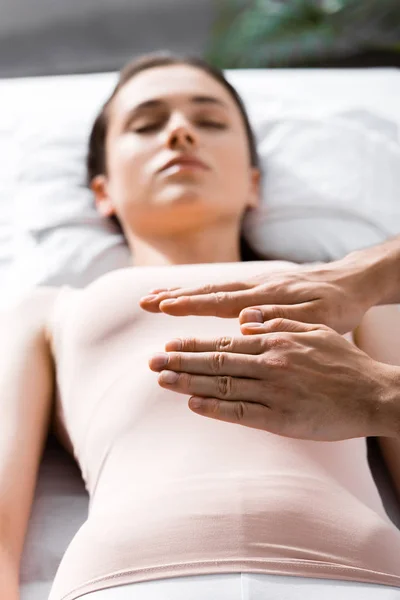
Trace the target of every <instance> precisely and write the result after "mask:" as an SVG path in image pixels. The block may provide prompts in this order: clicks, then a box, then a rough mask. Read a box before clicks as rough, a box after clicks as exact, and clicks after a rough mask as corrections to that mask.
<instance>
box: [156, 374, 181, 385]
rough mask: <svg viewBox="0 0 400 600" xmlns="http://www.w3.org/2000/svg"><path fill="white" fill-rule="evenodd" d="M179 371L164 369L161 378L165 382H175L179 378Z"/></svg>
mask: <svg viewBox="0 0 400 600" xmlns="http://www.w3.org/2000/svg"><path fill="white" fill-rule="evenodd" d="M178 377H179V373H175V371H162V373H161V375H160V379H161V381H162V382H163V383H175V382H176V381H177V380H178Z"/></svg>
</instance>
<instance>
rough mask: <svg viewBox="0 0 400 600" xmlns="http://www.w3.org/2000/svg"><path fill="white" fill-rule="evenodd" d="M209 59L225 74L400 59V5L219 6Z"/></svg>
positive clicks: (389, 0) (323, 1) (250, 0)
mask: <svg viewBox="0 0 400 600" xmlns="http://www.w3.org/2000/svg"><path fill="white" fill-rule="evenodd" d="M215 1H216V2H217V19H216V22H215V24H214V27H213V30H212V33H211V38H210V44H209V47H208V49H207V51H206V56H205V58H206V59H207V60H208V61H210V62H211V63H212V64H215V65H217V66H219V67H220V68H222V69H226V68H258V67H287V66H291V65H296V66H307V65H308V63H315V62H318V61H319V62H321V61H322V62H323V61H324V60H327V59H330V58H338V57H344V56H349V55H351V54H354V53H357V52H363V51H371V50H375V51H376V50H378V51H382V50H384V51H390V52H398V53H399V55H400V0H247V1H246V0H215Z"/></svg>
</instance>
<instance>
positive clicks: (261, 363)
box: [149, 319, 393, 441]
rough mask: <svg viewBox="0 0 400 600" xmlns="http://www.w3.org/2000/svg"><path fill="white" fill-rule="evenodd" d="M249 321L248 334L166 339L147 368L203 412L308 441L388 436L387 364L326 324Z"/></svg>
mask: <svg viewBox="0 0 400 600" xmlns="http://www.w3.org/2000/svg"><path fill="white" fill-rule="evenodd" d="M256 325H257V326H256V327H254V328H253V330H251V327H249V324H247V328H248V331H247V333H248V334H251V333H253V334H254V335H245V336H242V337H232V338H229V337H223V338H217V339H208V340H200V339H193V338H191V339H182V340H172V341H171V342H168V343H167V344H166V346H165V349H166V353H165V354H163V355H160V354H157V355H154V356H153V357H151V359H150V361H149V366H150V368H151V369H152V370H153V371H158V372H160V375H159V378H158V382H159V385H160V386H162V387H164V388H166V389H169V390H173V391H175V392H179V393H181V394H186V395H190V396H192V397H191V398H190V400H189V407H190V408H191V409H192V410H193V411H194V412H196V413H197V414H199V415H203V416H205V417H210V418H212V419H218V420H220V421H227V422H229V423H236V424H240V425H244V426H246V427H253V428H256V429H262V430H265V431H269V432H271V433H275V434H278V435H282V436H285V437H290V438H297V439H306V440H314V441H339V440H345V439H350V438H357V437H368V436H387V437H392V436H393V431H392V430H391V426H390V423H389V422H388V417H387V414H386V413H385V410H384V405H385V398H386V395H385V394H386V392H387V389H388V388H389V387H390V385H392V379H393V373H392V372H391V371H392V370H393V367H392V366H391V365H387V364H384V363H380V362H377V361H375V360H373V359H372V358H370V357H369V356H368V355H367V354H366V353H365V352H363V351H362V350H360V349H359V348H357V347H356V346H354V345H353V344H351V343H350V342H348V341H347V340H346V339H345V338H344V337H342V336H341V335H340V334H338V333H336V332H335V331H334V330H333V329H330V328H329V327H327V326H326V325H313V324H308V323H301V322H298V321H290V320H286V319H272V320H271V321H268V322H266V323H263V324H256ZM172 377H175V381H172ZM193 400H199V401H200V402H201V404H200V407H199V408H194V405H193Z"/></svg>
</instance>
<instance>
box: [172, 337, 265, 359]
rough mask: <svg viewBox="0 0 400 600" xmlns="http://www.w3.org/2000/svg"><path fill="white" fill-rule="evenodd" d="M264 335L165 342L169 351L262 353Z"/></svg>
mask: <svg viewBox="0 0 400 600" xmlns="http://www.w3.org/2000/svg"><path fill="white" fill-rule="evenodd" d="M265 340H266V337H265V336H264V335H260V336H258V337H257V336H252V337H251V338H245V337H230V336H223V337H217V338H209V339H205V340H204V339H203V340H200V339H197V338H194V337H191V338H176V339H174V340H171V341H170V342H167V343H166V344H165V350H166V351H167V352H174V351H177V352H178V351H181V352H238V353H239V354H253V355H256V354H260V353H261V352H263V348H264V347H265V344H266V341H265Z"/></svg>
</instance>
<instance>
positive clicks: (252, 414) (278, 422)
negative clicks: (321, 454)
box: [188, 396, 323, 441]
mask: <svg viewBox="0 0 400 600" xmlns="http://www.w3.org/2000/svg"><path fill="white" fill-rule="evenodd" d="M195 402H197V406H195V405H194V403H195ZM188 406H189V408H190V409H191V410H192V411H193V412H194V413H196V414H198V415H201V416H203V417H209V418H211V419H217V420H218V421H225V422H227V423H236V424H238V425H244V426H245V427H252V428H254V429H260V430H262V431H268V432H269V433H273V434H275V435H280V436H283V437H289V438H293V439H299V440H307V441H308V440H310V439H314V438H315V441H323V439H321V438H319V437H315V436H313V433H312V430H310V428H307V426H305V425H304V424H301V425H300V426H299V425H298V422H297V421H296V422H293V418H291V417H290V416H288V415H287V413H286V412H285V411H284V410H279V408H277V406H276V405H275V406H274V407H272V406H269V405H268V404H267V403H259V402H253V401H251V400H244V401H240V400H237V401H233V400H220V399H219V398H208V397H203V396H192V397H191V398H189V403H188Z"/></svg>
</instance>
